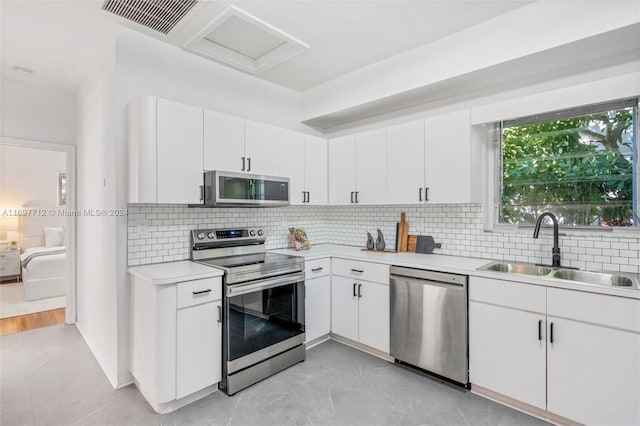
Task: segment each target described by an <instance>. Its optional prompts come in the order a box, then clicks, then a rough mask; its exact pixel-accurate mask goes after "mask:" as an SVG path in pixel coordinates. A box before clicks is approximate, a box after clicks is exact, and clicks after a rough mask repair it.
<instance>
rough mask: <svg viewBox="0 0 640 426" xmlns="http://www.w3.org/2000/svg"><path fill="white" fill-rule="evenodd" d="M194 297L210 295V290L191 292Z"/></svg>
mask: <svg viewBox="0 0 640 426" xmlns="http://www.w3.org/2000/svg"><path fill="white" fill-rule="evenodd" d="M192 293H193V295H194V296H196V295H198V294H205V293H211V289H210V288H208V289H206V290H200V291H193V292H192Z"/></svg>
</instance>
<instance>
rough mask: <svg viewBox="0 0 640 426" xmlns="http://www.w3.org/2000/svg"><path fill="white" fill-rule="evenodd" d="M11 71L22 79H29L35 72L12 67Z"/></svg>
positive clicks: (29, 69) (24, 68)
mask: <svg viewBox="0 0 640 426" xmlns="http://www.w3.org/2000/svg"><path fill="white" fill-rule="evenodd" d="M13 70H14V71H15V72H16V74H19V75H20V76H22V77H31V75H32V74H33V73H34V72H35V71H34V70H32V69H31V68H27V67H21V66H15V67H13Z"/></svg>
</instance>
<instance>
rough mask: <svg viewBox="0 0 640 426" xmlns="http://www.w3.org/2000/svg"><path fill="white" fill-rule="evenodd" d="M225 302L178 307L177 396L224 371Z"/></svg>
mask: <svg viewBox="0 0 640 426" xmlns="http://www.w3.org/2000/svg"><path fill="white" fill-rule="evenodd" d="M221 303H222V302H220V301H216V302H209V303H203V304H202V305H196V306H192V307H189V308H184V309H179V310H178V319H177V322H178V327H177V331H176V335H177V338H176V342H177V349H176V364H177V365H176V399H180V398H183V397H185V396H187V395H190V394H192V393H194V392H196V391H199V390H200V389H204V388H206V387H207V386H211V385H213V384H216V383H218V382H219V381H220V378H221V374H222V372H221V371H220V369H221V366H222V360H221V356H222V323H221V322H218V320H219V319H220V317H219V315H220V314H221V309H222V304H221Z"/></svg>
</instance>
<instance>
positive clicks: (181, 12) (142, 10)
mask: <svg viewBox="0 0 640 426" xmlns="http://www.w3.org/2000/svg"><path fill="white" fill-rule="evenodd" d="M196 3H197V0H105V2H104V3H103V4H102V9H103V10H106V11H107V12H111V13H113V14H115V15H118V16H120V17H122V18H124V19H128V20H129V21H133V22H135V23H137V24H140V25H143V26H145V27H147V28H151V29H152V30H155V31H159V32H161V33H163V34H168V33H169V31H171V30H172V29H173V27H175V26H176V24H177V23H178V21H180V20H181V19H182V18H183V17H184V16H185V15H186V14H187V12H189V10H191V8H192V7H193V6H194V5H195V4H196Z"/></svg>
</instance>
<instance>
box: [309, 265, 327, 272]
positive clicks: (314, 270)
mask: <svg viewBox="0 0 640 426" xmlns="http://www.w3.org/2000/svg"><path fill="white" fill-rule="evenodd" d="M323 269H324V268H323V267H322V266H321V267H319V268H312V269H311V272H318V271H322V270H323Z"/></svg>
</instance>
